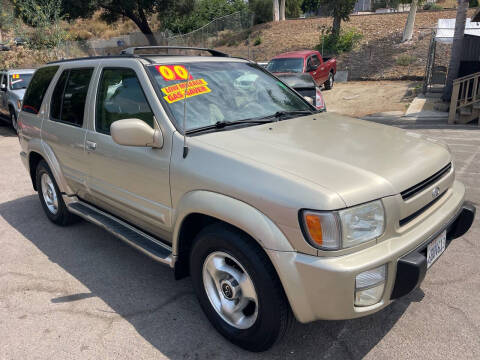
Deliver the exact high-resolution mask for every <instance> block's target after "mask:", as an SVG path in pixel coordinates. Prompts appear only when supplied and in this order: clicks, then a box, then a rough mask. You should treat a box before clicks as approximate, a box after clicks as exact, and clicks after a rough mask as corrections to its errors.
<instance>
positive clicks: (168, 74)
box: [155, 65, 193, 81]
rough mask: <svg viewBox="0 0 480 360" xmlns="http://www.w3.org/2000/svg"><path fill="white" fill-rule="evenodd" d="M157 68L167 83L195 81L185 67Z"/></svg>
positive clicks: (169, 66) (158, 66)
mask: <svg viewBox="0 0 480 360" xmlns="http://www.w3.org/2000/svg"><path fill="white" fill-rule="evenodd" d="M155 67H156V69H157V70H158V72H159V73H160V75H162V77H163V80H165V81H174V80H187V78H188V79H189V80H192V79H193V78H192V75H190V74H189V73H188V70H187V69H186V68H185V66H183V65H157V66H155Z"/></svg>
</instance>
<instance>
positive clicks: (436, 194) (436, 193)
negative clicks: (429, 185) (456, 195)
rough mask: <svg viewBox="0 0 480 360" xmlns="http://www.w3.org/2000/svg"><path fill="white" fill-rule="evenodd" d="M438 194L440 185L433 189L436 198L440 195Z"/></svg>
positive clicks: (433, 195)
mask: <svg viewBox="0 0 480 360" xmlns="http://www.w3.org/2000/svg"><path fill="white" fill-rule="evenodd" d="M438 195H440V188H439V187H438V186H436V187H435V188H434V189H433V190H432V197H433V198H434V199H435V198H436V197H438Z"/></svg>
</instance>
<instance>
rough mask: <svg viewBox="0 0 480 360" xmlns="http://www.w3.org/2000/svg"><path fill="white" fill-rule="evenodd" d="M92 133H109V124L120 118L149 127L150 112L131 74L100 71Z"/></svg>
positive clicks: (136, 79)
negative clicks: (93, 131)
mask: <svg viewBox="0 0 480 360" xmlns="http://www.w3.org/2000/svg"><path fill="white" fill-rule="evenodd" d="M96 108H97V110H96V120H95V126H96V130H97V131H98V132H100V133H103V134H107V135H109V134H110V125H112V123H114V122H115V121H117V120H122V119H132V118H135V119H140V120H143V121H145V122H146V123H147V124H148V125H150V126H151V127H152V128H153V112H152V109H151V108H150V105H149V104H148V102H147V99H146V98H145V94H144V92H143V90H142V87H141V85H140V82H139V81H138V78H137V75H136V74H135V71H133V70H132V69H128V68H111V69H104V70H103V73H102V76H101V79H100V84H99V88H98V94H97V106H96Z"/></svg>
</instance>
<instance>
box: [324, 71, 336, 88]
mask: <svg viewBox="0 0 480 360" xmlns="http://www.w3.org/2000/svg"><path fill="white" fill-rule="evenodd" d="M334 82H335V76H334V75H333V73H329V74H328V80H327V81H325V84H324V85H325V89H327V90H330V89H331V88H333V83H334Z"/></svg>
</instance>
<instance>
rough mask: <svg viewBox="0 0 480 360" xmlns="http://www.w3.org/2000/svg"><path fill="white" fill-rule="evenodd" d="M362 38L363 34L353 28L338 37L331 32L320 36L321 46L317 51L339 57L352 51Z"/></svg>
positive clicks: (342, 32)
mask: <svg viewBox="0 0 480 360" xmlns="http://www.w3.org/2000/svg"><path fill="white" fill-rule="evenodd" d="M362 38H363V35H362V33H361V32H359V31H358V30H357V29H353V28H351V29H348V30H342V31H341V32H340V36H338V37H336V36H334V35H332V34H331V33H330V32H329V33H327V34H323V35H322V36H320V44H318V45H317V46H316V49H317V50H318V51H320V52H322V50H323V53H325V54H332V55H334V54H335V55H337V54H341V53H343V52H349V51H352V50H353V48H354V47H355V46H356V45H357V44H358V43H359V42H360V40H362ZM323 53H322V55H323Z"/></svg>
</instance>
